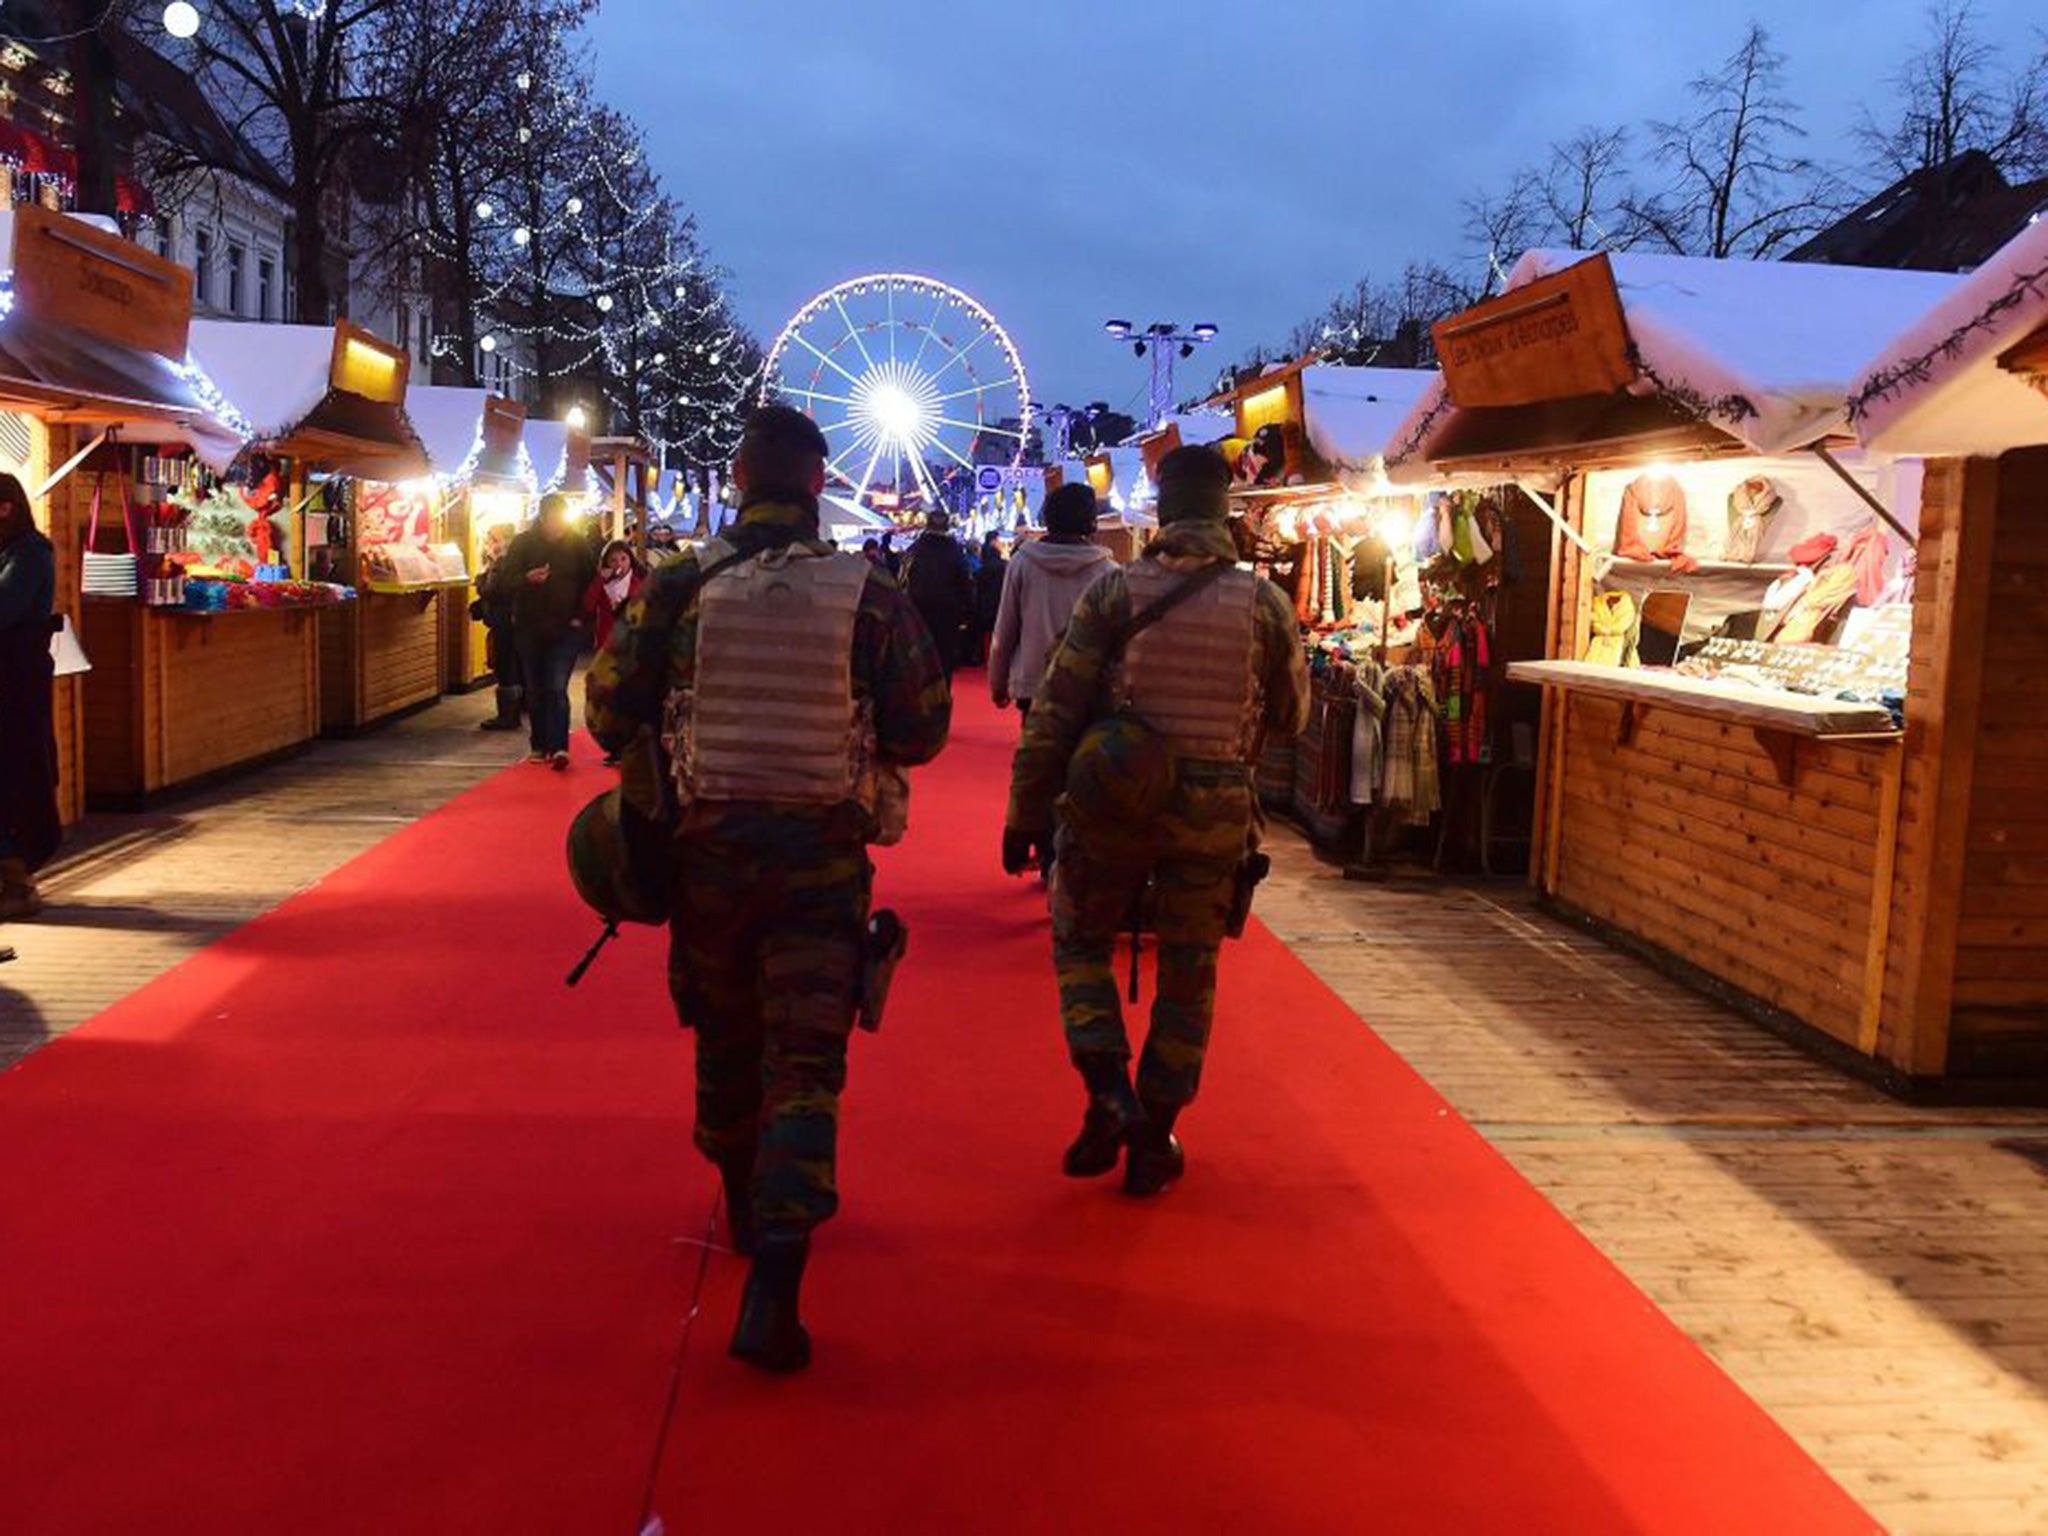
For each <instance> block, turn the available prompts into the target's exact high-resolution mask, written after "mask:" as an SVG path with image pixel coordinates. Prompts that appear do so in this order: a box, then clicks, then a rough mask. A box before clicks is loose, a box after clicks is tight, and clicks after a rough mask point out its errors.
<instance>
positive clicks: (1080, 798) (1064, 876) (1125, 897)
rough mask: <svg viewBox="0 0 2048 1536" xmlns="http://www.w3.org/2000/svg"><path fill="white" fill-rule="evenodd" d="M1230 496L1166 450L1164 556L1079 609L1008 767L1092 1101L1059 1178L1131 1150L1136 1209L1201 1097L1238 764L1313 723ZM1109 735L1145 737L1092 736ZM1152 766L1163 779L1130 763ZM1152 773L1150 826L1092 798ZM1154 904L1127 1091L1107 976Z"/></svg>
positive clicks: (1293, 657) (1011, 825)
mask: <svg viewBox="0 0 2048 1536" xmlns="http://www.w3.org/2000/svg"><path fill="white" fill-rule="evenodd" d="M1228 495H1229V471H1228V469H1227V468H1226V466H1225V464H1224V462H1223V460H1222V458H1221V457H1220V456H1218V455H1217V454H1215V453H1214V452H1212V451H1210V450H1208V449H1204V448H1183V449H1177V450H1176V451H1174V452H1173V453H1171V454H1169V455H1167V457H1166V458H1165V459H1164V460H1163V461H1162V462H1161V464H1160V469H1159V520H1160V523H1161V532H1160V534H1159V537H1158V538H1157V539H1155V540H1154V541H1153V543H1152V545H1151V547H1150V548H1149V549H1147V550H1146V552H1145V554H1144V556H1143V557H1142V558H1141V559H1140V560H1139V561H1138V562H1137V563H1136V564H1135V565H1133V566H1132V567H1129V568H1127V569H1124V570H1118V571H1114V572H1112V573H1111V574H1109V575H1107V576H1105V577H1103V578H1102V580H1100V581H1098V582H1097V583H1096V584H1095V585H1094V586H1093V587H1091V588H1089V589H1088V591H1087V592H1086V594H1084V595H1083V597H1082V598H1081V601H1080V604H1079V606H1078V607H1077V608H1076V609H1075V611H1074V617H1073V621H1072V623H1071V624H1070V625H1069V627H1068V629H1067V632H1066V637H1065V639H1064V640H1063V641H1062V642H1061V644H1060V647H1059V649H1058V650H1057V651H1056V652H1055V653H1054V655H1053V658H1052V661H1051V663H1050V664H1049V665H1048V667H1047V670H1046V676H1045V681H1044V683H1043V684H1042V685H1041V687H1040V689H1039V692H1038V695H1037V697H1036V698H1035V699H1034V700H1033V702H1032V709H1031V716H1030V719H1029V720H1028V721H1027V722H1026V724H1025V728H1024V739H1023V742H1022V744H1021V745H1020V746H1019V747H1018V749H1017V757H1016V763H1015V767H1014V771H1013V775H1012V783H1011V792H1010V809H1009V815H1008V818H1007V821H1006V824H1005V825H1006V827H1007V830H1006V831H1005V833H1004V838H1003V843H1004V848H1003V862H1004V866H1005V867H1006V868H1007V869H1009V870H1010V871H1011V872H1012V873H1020V872H1021V871H1022V870H1023V869H1024V867H1025V866H1026V864H1027V863H1028V862H1029V860H1030V856H1031V850H1032V845H1033V844H1034V843H1035V841H1036V838H1037V833H1036V829H1038V828H1041V827H1043V826H1045V825H1047V823H1048V821H1049V819H1050V817H1051V814H1052V813H1053V811H1054V809H1055V807H1057V813H1058V829H1059V830H1058V832H1057V834H1056V849H1057V855H1058V858H1057V863H1056V865H1055V870H1054V876H1053V897H1052V902H1053V917H1052V927H1053V960H1054V964H1055V966H1056V967H1057V969H1058V973H1059V982H1060V1013H1061V1018H1062V1020H1063V1022H1064V1024H1065V1027H1066V1036H1067V1047H1068V1050H1069V1052H1070V1054H1071V1055H1072V1057H1073V1061H1074V1065H1075V1067H1076V1068H1077V1069H1078V1070H1079V1071H1080V1074H1081V1077H1082V1080H1083V1082H1084V1083H1085V1084H1086V1086H1087V1090H1088V1109H1087V1113H1086V1116H1085V1118H1084V1120H1083V1122H1082V1128H1081V1134H1080V1136H1079V1138H1078V1139H1077V1140H1076V1141H1075V1142H1074V1144H1073V1145H1072V1146H1071V1147H1070V1148H1068V1150H1067V1154H1066V1158H1065V1163H1064V1166H1065V1170H1066V1172H1067V1173H1068V1174H1069V1175H1070V1176H1072V1177H1075V1178H1087V1177H1093V1176H1096V1175H1099V1174H1103V1173H1108V1172H1109V1171H1110V1170H1112V1169H1113V1168H1115V1166H1116V1163H1117V1157H1118V1153H1119V1151H1120V1150H1124V1149H1127V1150H1128V1156H1127V1158H1126V1161H1125V1168H1124V1188H1125V1190H1126V1191H1127V1192H1129V1193H1131V1194H1135V1195H1152V1194H1157V1193H1158V1192H1160V1191H1161V1190H1163V1189H1165V1188H1166V1187H1167V1186H1168V1185H1169V1184H1171V1183H1172V1182H1173V1181H1174V1180H1175V1179H1176V1178H1178V1177H1179V1176H1180V1173H1181V1170H1182V1168H1183V1166H1184V1161H1185V1160H1184V1157H1183V1154H1182V1152H1181V1147H1180V1143H1179V1141H1178V1140H1176V1139H1175V1137H1174V1134H1173V1130H1174V1124H1175V1121H1176V1120H1177V1118H1178V1117H1179V1115H1180V1112H1181V1110H1182V1109H1183V1108H1185V1107H1186V1105H1187V1104H1188V1103H1190V1102H1191V1101H1192V1100H1193V1099H1194V1097H1195V1091H1196V1088H1197V1086H1198V1084H1199V1082H1200V1079H1201V1073H1202V1058H1203V1054H1204V1052H1205V1050H1206V1048H1207V1045H1208V1041H1209V1027H1210V1022H1211V1019H1212V1017H1213V1015H1214V1012H1215V1002H1216V964H1217V955H1218V951H1219V950H1220V948H1221V946H1222V941H1223V938H1224V936H1225V932H1226V929H1227V927H1228V925H1229V920H1230V914H1231V908H1232V903H1233V900H1234V898H1235V897H1236V894H1237V886H1238V880H1239V875H1240V871H1241V870H1242V869H1243V868H1244V866H1245V862H1246V860H1247V858H1248V857H1249V855H1250V854H1251V853H1252V852H1253V851H1254V847H1255V843H1256V836H1257V802H1256V799H1255V798H1254V794H1253V788H1252V773H1251V769H1252V764H1253V763H1254V762H1255V761H1256V760H1257V757H1258V753H1259V750H1260V747H1261V744H1262V743H1263V742H1264V741H1266V740H1268V739H1284V738H1286V737H1290V736H1293V735H1295V734H1296V733H1298V732H1299V731H1300V730H1301V729H1302V727H1303V726H1304V725H1305V724H1306V723H1307V721H1308V674H1307V669H1306V667H1305V665H1304V664H1303V661H1302V654H1301V645H1300V641H1299V637H1298V634H1297V630H1296V626H1295V617H1294V611H1293V608H1292V605H1290V604H1289V603H1288V601H1287V599H1286V598H1285V597H1284V596H1283V595H1282V594H1281V592H1280V590H1279V589H1278V588H1277V587H1275V586H1273V585H1272V584H1271V583H1270V582H1266V581H1263V580H1261V579H1259V578H1258V577H1256V576H1253V575H1251V574H1250V573H1248V572H1243V571H1239V570H1237V569H1235V565H1236V560H1237V551H1236V548H1235V546H1234V545H1233V543H1232V541H1231V537H1230V532H1229V528H1228V525H1227V521H1226V518H1227V510H1228ZM1219 566H1220V567H1221V569H1216V568H1217V567H1219ZM1204 572H1209V573H1210V574H1209V575H1208V576H1207V577H1204V574H1203V573H1204ZM1190 580H1199V581H1202V583H1203V584H1202V585H1201V586H1199V587H1196V588H1193V589H1191V595H1188V596H1186V597H1185V599H1184V600H1183V601H1180V602H1179V603H1178V605H1177V606H1172V607H1170V608H1168V609H1166V610H1164V611H1163V614H1162V616H1160V617H1158V619H1157V621H1156V622H1154V623H1151V624H1149V625H1147V626H1142V627H1141V626H1136V625H1134V623H1133V620H1134V619H1135V618H1136V617H1137V616H1139V615H1141V614H1143V613H1144V611H1145V610H1146V609H1147V608H1148V607H1150V606H1151V605H1152V604H1154V603H1157V602H1159V601H1160V600H1161V599H1162V598H1164V597H1166V596H1167V595H1168V594H1170V593H1172V592H1173V591H1174V590H1175V589H1176V588H1177V587H1179V586H1180V585H1181V584H1182V583H1185V582H1189V581H1190ZM1119 716H1121V717H1123V718H1125V719H1133V718H1134V719H1136V720H1139V721H1142V722H1143V723H1144V725H1145V726H1146V727H1149V729H1148V730H1145V731H1143V732H1140V733H1135V734H1134V733H1130V732H1128V731H1126V732H1125V733H1124V734H1119V733H1118V729H1117V728H1116V726H1115V725H1114V724H1112V725H1111V726H1109V727H1107V728H1105V729H1103V730H1101V731H1098V732H1090V727H1091V725H1095V724H1096V723H1097V722H1100V721H1104V720H1105V719H1109V720H1112V721H1114V719H1115V718H1116V717H1119ZM1084 733H1088V737H1087V740H1086V741H1085V742H1084ZM1162 744H1163V747H1164V749H1166V750H1165V751H1161V745H1162ZM1077 748H1079V749H1081V754H1082V757H1083V760H1084V762H1085V761H1086V760H1087V759H1088V758H1089V757H1090V756H1091V754H1092V755H1093V756H1094V758H1095V759H1096V761H1095V762H1093V763H1089V764H1088V766H1089V767H1092V768H1101V767H1103V766H1104V765H1105V764H1106V766H1107V768H1108V773H1107V777H1106V779H1105V778H1104V777H1103V776H1100V775H1088V774H1085V773H1075V772H1074V771H1073V770H1074V769H1076V768H1077V767H1079V766H1080V765H1077V764H1076V763H1075V757H1076V750H1077ZM1148 750H1150V751H1152V752H1155V753H1158V754H1159V764H1158V766H1156V767H1147V766H1145V765H1143V764H1142V763H1140V762H1136V761H1126V760H1125V759H1132V760H1136V759H1143V758H1144V757H1145V756H1146V753H1147V751H1148ZM1147 773H1150V774H1151V775H1152V776H1153V777H1154V778H1155V779H1156V780H1157V784H1156V789H1157V791H1158V793H1157V795H1156V796H1153V797H1151V798H1156V799H1158V800H1159V802H1160V803H1159V804H1158V805H1157V806H1155V807H1154V809H1153V811H1152V813H1151V814H1150V815H1149V816H1133V814H1132V812H1131V807H1130V806H1128V805H1119V804H1109V803H1100V798H1101V797H1100V796H1099V795H1092V794H1091V793H1090V792H1089V789H1088V786H1089V785H1092V784H1100V783H1103V782H1116V781H1117V777H1118V775H1119V774H1123V775H1125V776H1126V778H1127V779H1128V778H1132V777H1138V778H1142V777H1143V776H1144V775H1145V774H1147ZM1148 886H1149V901H1150V906H1149V908H1148V916H1149V918H1150V924H1151V927H1152V928H1153V930H1154V932H1155V933H1156V934H1157V939H1158V983H1157V995H1156V999H1155V1001H1154V1003H1153V1008H1152V1027H1151V1031H1150V1033H1149V1034H1148V1035H1147V1037H1146V1040H1145V1048H1144V1054H1143V1056H1142V1058H1141V1059H1140V1061H1139V1065H1138V1073H1137V1082H1136V1088H1135V1091H1134V1090H1133V1086H1132V1081H1131V1076H1130V1057H1131V1048H1130V1044H1129V1041H1128V1038H1127V1036H1126V1035H1125V1032H1124V1021H1123V1013H1122V1009H1121V1006H1120V1002H1119V998H1118V990H1117V979H1116V976H1115V973H1114V968H1113V964H1112V961H1113V951H1114V946H1115V942H1116V938H1117V934H1118V932H1119V931H1120V930H1121V929H1123V928H1126V927H1128V926H1129V921H1130V918H1131V915H1132V912H1133V908H1134V904H1135V903H1137V902H1138V901H1140V900H1141V899H1145V898H1147V896H1148Z"/></svg>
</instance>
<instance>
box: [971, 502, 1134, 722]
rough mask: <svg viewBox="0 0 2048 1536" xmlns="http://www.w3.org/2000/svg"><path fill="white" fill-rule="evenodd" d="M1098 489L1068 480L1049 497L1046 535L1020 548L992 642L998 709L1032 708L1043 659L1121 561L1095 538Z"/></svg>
mask: <svg viewBox="0 0 2048 1536" xmlns="http://www.w3.org/2000/svg"><path fill="white" fill-rule="evenodd" d="M1095 514H1096V508H1095V492H1094V491H1092V490H1090V489H1089V488H1088V487H1087V486H1086V485H1079V484H1076V485H1063V486H1061V487H1060V488H1059V489H1058V490H1056V491H1054V492H1053V493H1052V494H1051V495H1050V496H1048V497H1046V499H1045V507H1044V510H1043V513H1042V516H1043V517H1044V519H1045V537H1044V538H1042V539H1037V540H1035V541H1033V542H1031V543H1029V544H1020V545H1018V546H1017V552H1016V554H1014V555H1012V556H1011V557H1010V564H1009V568H1008V570H1007V571H1006V572H1005V573H1004V579H1003V588H1002V594H1001V598H1000V601H999V602H998V604H997V607H996V616H995V623H994V626H993V633H992V635H991V636H990V640H989V652H988V689H989V695H990V697H992V698H993V699H994V700H995V702H996V707H997V708H998V709H1001V708H1004V707H1006V706H1007V705H1009V704H1011V703H1015V704H1016V706H1017V707H1018V708H1019V709H1020V710H1022V711H1024V712H1025V713H1026V714H1029V713H1030V712H1031V700H1032V699H1033V697H1034V696H1036V694H1037V692H1038V684H1039V680H1040V679H1041V678H1043V677H1044V676H1045V664H1046V661H1047V660H1048V659H1049V658H1050V657H1051V655H1052V651H1053V647H1054V646H1056V645H1057V644H1059V639H1060V636H1061V635H1063V634H1065V633H1066V632H1067V621H1068V620H1069V619H1070V618H1072V617H1073V615H1074V604H1076V603H1077V602H1079V601H1080V600H1081V594H1082V593H1083V592H1085V591H1087V590H1088V588H1089V587H1091V586H1092V585H1094V583H1095V581H1096V580H1097V578H1099V577H1100V576H1101V575H1102V573H1103V572H1105V571H1107V570H1108V569H1109V568H1110V567H1111V566H1112V565H1114V564H1115V563H1116V562H1115V561H1113V560H1112V559H1111V558H1110V554H1109V551H1108V550H1106V549H1104V548H1103V547H1102V546H1101V545H1100V544H1097V543H1096V542H1095Z"/></svg>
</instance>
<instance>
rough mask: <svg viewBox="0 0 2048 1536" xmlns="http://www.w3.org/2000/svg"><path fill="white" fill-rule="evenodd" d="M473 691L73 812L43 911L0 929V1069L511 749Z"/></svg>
mask: <svg viewBox="0 0 2048 1536" xmlns="http://www.w3.org/2000/svg"><path fill="white" fill-rule="evenodd" d="M489 697H490V695H489V692H488V691H485V692H484V693H480V694H473V695H469V696H467V697H463V698H451V699H448V700H445V701H443V702H442V703H440V704H438V705H436V706H434V707H433V708H432V709H430V710H426V711H424V712H422V713H420V714H418V715H414V716H412V717H410V718H407V719H404V720H399V721H395V722H392V723H391V724H389V725H388V726H386V727H385V728H383V729H381V730H378V731H375V732H373V733H370V734H367V735H364V736H360V737H355V738H352V739H347V740H334V741H320V742H316V743H314V744H313V745H312V746H310V747H308V748H307V749H306V750H305V751H304V752H302V753H300V754H299V755H296V756H294V757H290V758H287V759H285V760H284V761H282V762H278V763H273V764H271V765H269V766H267V767H264V768H260V769H258V770H256V771H254V772H252V773H248V774H244V775H241V776H239V777H237V778H234V779H230V780H228V781H226V782H224V783H222V784H219V785H216V786H214V787H211V788H208V789H203V790H199V791H195V792H193V793H191V794H184V795H174V796H173V797H169V798H167V799H165V800H164V801H163V802H162V803H161V804H160V805H159V806H158V808H156V809H153V810H151V811H149V812H146V813H143V814H139V815H132V816H122V815H102V814H95V815H92V816H89V817H88V818H87V819H86V822H85V824H84V825H83V826H81V827H79V828H77V829H75V830H74V832H73V834H72V836H71V839H70V841H69V843H68V844H67V846H66V848H65V850H64V851H63V853H62V854H61V855H60V856H59V859H58V861H57V862H56V864H54V865H53V866H52V867H51V868H50V869H49V870H47V871H45V873H44V877H43V887H44V892H45V895H46V896H47V898H48V900H49V902H50V910H49V911H48V912H47V913H45V914H44V915H43V916H42V917H41V918H39V919H38V920H36V921H35V922H33V923H10V924H7V925H5V926H4V927H0V943H6V944H11V945H13V946H14V948H15V949H16V950H17V951H18V953H19V958H18V959H16V960H15V961H14V962H13V963H12V964H9V965H4V966H0V1069H4V1068H5V1067H6V1066H8V1065H10V1064H12V1063H13V1062H14V1061H16V1060H18V1059H20V1058H21V1057H22V1056H25V1055H26V1054H27V1053H28V1052H29V1051H31V1050H33V1049H35V1048H36V1046H38V1045H40V1044H42V1043H43V1042H44V1041H45V1040H48V1039H51V1038H53V1037H55V1036H57V1035H61V1034H63V1033H64V1032H65V1031H66V1030H69V1029H73V1028H75V1027H76V1026H78V1025H79V1024H82V1023H84V1022H85V1021H86V1020H87V1019H89V1018H91V1017H92V1016H93V1015H94V1014H96V1013H98V1012H99V1011H100V1010H101V1009H103V1008H105V1007H107V1006H108V1005H109V1004H110V1003H113V1002H116V1001H118V1000H119V999H120V998H123V997H125V996H127V995H128V994H129V993H130V992H133V991H134V990H136V989H137V988H138V987H141V986H143V985H145V984H146V983H148V982H149V981H151V980H153V979H154V978H155V977H157V976H158V975H161V974H162V973H163V972H164V971H166V970H169V969H170V968H171V967H172V966H174V965H176V964H177V963H178V962H179V961H180V960H182V959H184V958H185V957H186V956H187V955H189V954H191V953H192V952H193V951H194V950H196V949H198V948H200V947H201V946H203V945H206V944H209V943H211V942H213V941H214V940H215V939H217V938H219V937H221V936H222V935H223V934H226V933H230V932H232V931H233V930H234V929H236V928H237V927H239V926H241V925H242V924H243V923H246V922H248V921H249V920H250V919H251V918H253V917H257V916H260V915H261V914H262V913H264V912H267V911H269V910H270V909H271V908H272V907H274V906H276V905H278V904H279V903H280V902H282V901H284V900H286V899H287V898H288V897H290V896H291V895H293V894H294V893H295V892H298V891H301V890H304V889H305V888H306V887H307V886H309V885H312V884H314V883H315V882H316V881H318V880H319V879H320V878H321V877H322V876H324V875H326V874H327V873H328V872H329V871H330V870H333V869H336V868H338V867H340V866H341V865H343V864H345V863H347V862H348V861H349V860H350V859H352V858H354V857H355V856H356V855H357V854H359V853H362V852H364V851H365V850H367V849H369V848H371V847H373V846H374V845H375V844H377V843H379V842H381V841H383V840H384V839H385V838H387V837H389V836H390V835H391V834H392V833H394V832H396V831H397V830H398V829H399V828H401V827H403V826H405V825H406V824H407V823H409V822H411V821H413V820H414V819H415V818H417V817H420V816H423V815H425V814H426V813H427V812H428V811H431V810H433V809H434V808H435V807H436V806H439V805H441V804H442V803H443V802H445V801H447V800H449V799H452V798H453V797H454V796H455V795H457V794H460V793H461V792H462V791H463V790H465V789H467V788H469V787H470V786H471V785H472V784H475V783H476V782H477V781H478V780H480V779H482V778H483V777H484V776H485V775H486V774H487V773H489V772H491V771H492V770H493V769H495V768H497V767H500V766H502V765H503V764H505V763H508V762H512V761H514V760H516V759H517V758H518V757H519V756H521V755H522V754H523V753H524V752H525V750H526V738H525V737H524V736H523V735H513V734H511V733H505V734H499V733H494V732H480V731H478V730H477V729H476V724H477V722H478V721H479V720H481V719H482V718H483V717H484V715H485V714H486V713H487V701H488V699H489Z"/></svg>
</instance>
